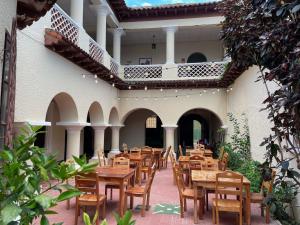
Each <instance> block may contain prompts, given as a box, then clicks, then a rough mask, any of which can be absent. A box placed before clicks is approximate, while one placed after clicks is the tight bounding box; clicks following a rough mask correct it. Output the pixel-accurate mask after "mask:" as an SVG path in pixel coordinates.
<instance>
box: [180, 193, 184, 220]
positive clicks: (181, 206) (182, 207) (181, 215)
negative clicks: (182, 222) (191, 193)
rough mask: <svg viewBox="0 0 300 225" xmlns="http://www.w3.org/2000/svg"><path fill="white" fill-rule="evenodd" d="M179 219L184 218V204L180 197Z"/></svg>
mask: <svg viewBox="0 0 300 225" xmlns="http://www.w3.org/2000/svg"><path fill="white" fill-rule="evenodd" d="M180 217H181V218H184V204H183V201H182V199H181V197H180Z"/></svg>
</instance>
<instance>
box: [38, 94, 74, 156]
mask: <svg viewBox="0 0 300 225" xmlns="http://www.w3.org/2000/svg"><path fill="white" fill-rule="evenodd" d="M46 121H47V122H50V123H51V126H49V127H44V128H43V129H44V130H45V131H46V132H45V134H41V135H40V136H39V137H38V139H37V141H36V144H37V145H38V146H40V147H45V148H46V149H47V152H48V153H56V157H57V160H58V161H61V160H65V159H66V146H67V133H66V129H65V127H63V126H59V125H57V124H56V123H57V122H76V121H78V112H77V107H76V104H75V102H74V100H73V98H72V97H71V96H70V95H69V94H67V93H65V92H62V93H59V94H57V95H55V96H54V97H53V99H52V100H51V102H50V103H49V106H48V109H47V114H46ZM43 140H44V142H43ZM42 145H44V146H42Z"/></svg>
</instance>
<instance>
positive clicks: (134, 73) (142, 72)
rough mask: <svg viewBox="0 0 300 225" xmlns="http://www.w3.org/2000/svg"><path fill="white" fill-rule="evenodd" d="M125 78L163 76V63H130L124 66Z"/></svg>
mask: <svg viewBox="0 0 300 225" xmlns="http://www.w3.org/2000/svg"><path fill="white" fill-rule="evenodd" d="M124 78H125V79H151V78H152V79H153V78H162V66H161V65H132V66H131V65H130V66H124Z"/></svg>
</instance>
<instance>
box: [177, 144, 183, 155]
mask: <svg viewBox="0 0 300 225" xmlns="http://www.w3.org/2000/svg"><path fill="white" fill-rule="evenodd" d="M178 151H179V155H180V156H183V151H182V147H181V145H179V146H178Z"/></svg>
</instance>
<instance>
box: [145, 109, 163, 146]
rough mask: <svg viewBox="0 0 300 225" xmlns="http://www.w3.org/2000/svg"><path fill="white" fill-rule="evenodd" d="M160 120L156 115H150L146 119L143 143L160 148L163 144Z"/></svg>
mask: <svg viewBox="0 0 300 225" xmlns="http://www.w3.org/2000/svg"><path fill="white" fill-rule="evenodd" d="M161 125H162V122H161V120H160V118H159V117H158V116H155V115H154V116H150V117H148V118H147V120H146V126H145V127H146V128H145V129H146V132H145V138H146V140H145V144H146V146H150V147H154V148H162V147H163V144H164V139H163V136H164V133H163V132H164V131H163V128H162V127H161Z"/></svg>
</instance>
